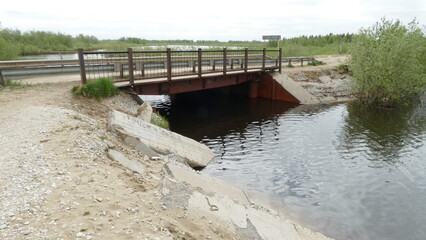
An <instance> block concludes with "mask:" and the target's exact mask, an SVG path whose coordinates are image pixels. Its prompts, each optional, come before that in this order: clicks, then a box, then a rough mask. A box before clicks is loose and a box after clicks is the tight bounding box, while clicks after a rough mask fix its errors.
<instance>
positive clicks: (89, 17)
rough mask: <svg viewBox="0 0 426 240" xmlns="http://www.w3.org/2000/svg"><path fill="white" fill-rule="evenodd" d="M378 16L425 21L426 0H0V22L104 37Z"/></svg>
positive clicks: (338, 22) (241, 36)
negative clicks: (0, 1) (0, 0)
mask: <svg viewBox="0 0 426 240" xmlns="http://www.w3.org/2000/svg"><path fill="white" fill-rule="evenodd" d="M381 17H386V18H388V19H399V20H401V21H403V22H404V23H408V22H410V21H411V20H413V19H414V18H415V17H416V19H417V21H419V22H420V24H421V25H422V26H423V25H426V0H350V1H344V0H246V1H238V0H226V1H225V0H212V1H202V0H174V1H165V0H152V1H145V0H139V1H131V0H112V1H90V0H85V1H82V0H72V1H58V0H55V1H53V0H25V1H19V0H14V1H6V0H5V1H2V3H1V5H0V22H1V25H2V26H3V27H7V28H17V29H19V30H22V31H27V30H45V31H53V32H61V33H66V34H71V35H77V34H79V33H83V34H87V35H94V36H96V37H98V38H100V39H116V38H119V37H122V36H126V37H139V38H145V39H166V40H167V39H193V40H224V41H226V40H261V37H262V35H268V34H279V35H282V36H283V37H295V36H300V35H317V34H328V33H347V32H349V33H355V32H357V31H358V29H359V28H361V27H369V26H371V25H372V24H374V23H375V22H377V21H379V20H380V18H381Z"/></svg>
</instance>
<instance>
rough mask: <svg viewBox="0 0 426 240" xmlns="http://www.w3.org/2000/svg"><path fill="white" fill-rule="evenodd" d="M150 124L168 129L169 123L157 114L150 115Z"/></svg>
mask: <svg viewBox="0 0 426 240" xmlns="http://www.w3.org/2000/svg"><path fill="white" fill-rule="evenodd" d="M151 123H152V124H154V125H157V126H159V127H162V128H165V129H169V121H167V119H166V118H165V117H163V116H161V115H160V114H158V113H153V114H152V118H151Z"/></svg>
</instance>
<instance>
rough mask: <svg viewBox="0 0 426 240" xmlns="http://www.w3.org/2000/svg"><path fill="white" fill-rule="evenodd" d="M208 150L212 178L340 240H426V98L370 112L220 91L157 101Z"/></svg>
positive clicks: (176, 126)
mask: <svg viewBox="0 0 426 240" xmlns="http://www.w3.org/2000/svg"><path fill="white" fill-rule="evenodd" d="M155 105H156V106H157V107H158V108H159V109H160V111H163V113H164V114H166V115H167V118H168V119H169V121H170V125H171V128H172V130H174V131H176V132H179V133H181V134H183V135H186V136H189V137H192V138H194V139H196V140H199V141H201V142H203V143H205V144H207V145H208V146H209V147H210V148H211V149H213V151H214V152H215V154H216V158H215V161H214V162H213V163H212V164H211V165H209V166H208V167H206V168H205V169H204V170H203V171H204V172H206V173H208V174H209V175H212V176H214V177H217V178H221V179H224V180H225V181H228V182H230V183H232V184H235V185H237V186H240V187H243V188H245V189H248V190H251V191H256V192H260V193H262V194H263V195H264V196H266V197H268V198H270V199H272V201H273V202H274V203H275V204H276V205H279V206H280V207H282V208H283V209H285V210H286V211H287V212H289V213H290V214H291V215H292V216H294V217H295V218H297V219H299V220H300V221H302V222H304V223H306V224H308V225H309V226H310V227H311V228H312V229H314V230H318V231H321V232H323V233H324V234H326V235H327V236H330V237H334V238H337V239H426V228H424V225H425V224H426V205H425V202H426V157H425V156H426V145H425V143H426V110H425V100H424V99H423V100H422V102H420V103H418V104H415V105H414V106H412V107H406V108H404V109H394V110H376V111H366V110H363V109H359V108H358V107H357V106H356V104H341V105H335V106H294V105H288V104H285V103H281V102H274V101H270V100H265V99H257V100H250V99H247V98H244V97H238V96H232V95H223V94H219V93H218V92H214V91H213V92H209V93H205V92H204V93H203V94H183V95H178V96H176V97H171V98H166V99H163V100H160V103H159V102H157V103H156V104H155Z"/></svg>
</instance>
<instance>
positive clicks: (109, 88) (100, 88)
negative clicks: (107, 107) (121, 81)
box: [71, 78, 120, 99]
mask: <svg viewBox="0 0 426 240" xmlns="http://www.w3.org/2000/svg"><path fill="white" fill-rule="evenodd" d="M71 92H72V93H73V94H74V95H76V96H79V95H82V96H85V97H89V98H95V99H101V98H104V97H110V96H113V95H116V94H118V93H119V92H120V90H119V89H118V88H117V87H115V86H114V83H113V81H112V79H111V78H98V79H96V80H94V81H89V82H86V83H85V84H83V85H82V86H73V87H72V89H71Z"/></svg>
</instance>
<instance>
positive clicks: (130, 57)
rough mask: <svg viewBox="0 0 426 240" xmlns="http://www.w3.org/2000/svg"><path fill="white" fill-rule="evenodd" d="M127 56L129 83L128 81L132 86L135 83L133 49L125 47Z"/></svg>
mask: <svg viewBox="0 0 426 240" xmlns="http://www.w3.org/2000/svg"><path fill="white" fill-rule="evenodd" d="M127 56H128V61H129V83H130V86H132V87H133V85H134V84H135V76H134V71H133V49H131V48H128V49H127Z"/></svg>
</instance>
